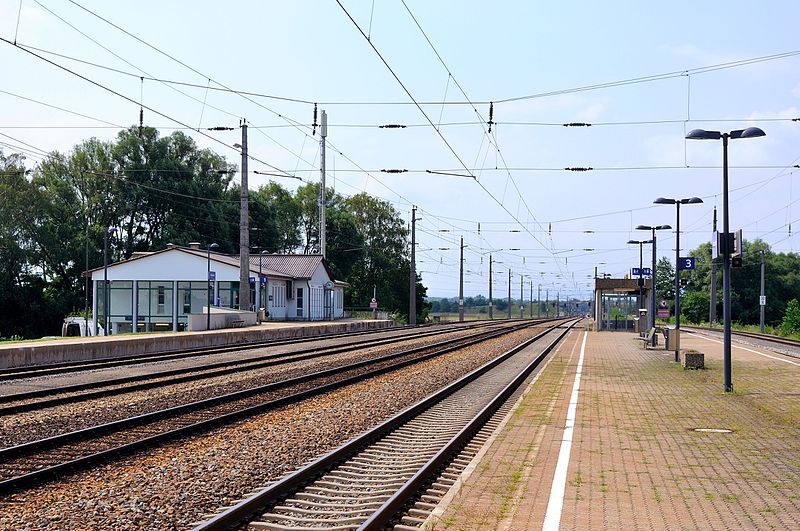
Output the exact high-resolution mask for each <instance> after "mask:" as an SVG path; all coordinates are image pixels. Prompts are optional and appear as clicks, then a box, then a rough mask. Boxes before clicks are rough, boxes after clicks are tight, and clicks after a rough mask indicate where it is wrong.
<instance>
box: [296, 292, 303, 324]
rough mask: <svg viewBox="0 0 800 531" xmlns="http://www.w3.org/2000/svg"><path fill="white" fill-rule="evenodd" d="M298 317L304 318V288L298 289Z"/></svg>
mask: <svg viewBox="0 0 800 531" xmlns="http://www.w3.org/2000/svg"><path fill="white" fill-rule="evenodd" d="M297 317H303V288H297Z"/></svg>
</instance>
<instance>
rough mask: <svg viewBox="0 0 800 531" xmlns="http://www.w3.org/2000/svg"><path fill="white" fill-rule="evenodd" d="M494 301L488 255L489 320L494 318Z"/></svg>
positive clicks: (490, 261) (490, 257)
mask: <svg viewBox="0 0 800 531" xmlns="http://www.w3.org/2000/svg"><path fill="white" fill-rule="evenodd" d="M493 306H494V301H492V255H489V320H490V321H491V320H492V319H494V316H493V312H492V310H493Z"/></svg>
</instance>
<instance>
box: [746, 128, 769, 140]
mask: <svg viewBox="0 0 800 531" xmlns="http://www.w3.org/2000/svg"><path fill="white" fill-rule="evenodd" d="M759 136H767V133H765V132H764V131H763V130H762V129H760V128H758V127H748V128H747V129H745V130H744V131H742V135H741V136H740V137H739V138H756V137H759Z"/></svg>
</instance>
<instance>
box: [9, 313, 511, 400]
mask: <svg viewBox="0 0 800 531" xmlns="http://www.w3.org/2000/svg"><path fill="white" fill-rule="evenodd" d="M487 326H491V325H488V324H486V323H478V324H471V325H462V326H461V327H455V328H451V327H446V328H435V329H432V328H427V329H422V330H414V329H410V330H409V329H403V330H402V332H401V333H392V334H388V337H385V336H386V335H387V334H382V335H381V337H377V338H375V337H370V338H367V339H359V340H355V341H347V342H345V343H342V344H336V345H327V346H319V345H316V346H312V347H309V348H302V349H297V350H292V351H290V352H280V353H267V354H261V355H250V356H248V357H246V358H242V359H239V358H237V359H229V360H225V361H217V362H209V361H201V362H199V363H197V364H194V365H192V366H189V367H183V368H177V369H167V370H156V371H152V372H148V373H147V374H136V375H129V376H121V377H116V378H107V379H93V380H92V381H89V382H83V383H77V384H71V385H64V386H54V387H47V388H44V389H37V390H33V391H26V392H18V393H9V394H3V395H0V416H2V415H9V414H14V413H21V412H25V411H32V410H39V409H42V408H45V407H54V406H59V405H63V404H69V403H75V402H81V401H85V400H90V399H97V398H103V397H108V396H114V395H119V394H123V393H130V392H134V391H143V390H147V389H153V388H157V387H164V386H168V385H176V384H180V383H185V382H192V381H200V380H204V379H211V378H216V377H220V376H224V375H227V374H234V373H241V372H246V371H253V370H257V369H263V368H267V367H272V366H277V365H284V364H287V363H294V362H298V361H303V360H309V359H315V358H323V357H325V356H332V355H334V354H340V353H344V352H350V351H353V350H354V349H356V348H359V349H368V348H372V347H379V346H385V345H392V344H395V343H400V342H403V341H408V340H409V339H420V338H428V337H435V336H440V335H444V334H449V333H453V332H457V331H459V330H472V329H482V328H485V327H487ZM493 326H499V325H497V324H495V325H493ZM384 332H386V331H384ZM392 332H395V331H394V330H392ZM358 335H361V334H358ZM337 337H341V336H337ZM322 339H329V337H327V336H326V337H323V338H322ZM318 340H319V338H318ZM299 342H301V343H302V342H305V341H299ZM291 344H293V342H291V341H278V342H269V343H264V344H259V345H258V346H253V345H248V346H246V347H240V348H238V349H234V348H228V347H226V348H224V349H215V350H213V351H207V350H203V351H200V353H198V351H196V350H193V351H189V352H185V353H171V354H168V355H165V356H161V357H156V356H152V357H151V356H147V357H143V358H141V357H139V358H127V359H124V360H109V361H107V362H104V363H87V364H83V365H69V366H68V367H63V368H54V367H50V368H45V369H43V370H41V371H39V370H37V369H36V368H31V370H29V371H25V372H23V371H20V372H15V373H13V374H12V376H13V378H14V379H16V378H18V377H19V375H21V374H30V375H31V376H40V375H51V376H52V375H55V374H60V373H61V372H63V370H64V369H66V372H67V373H72V372H75V371H76V370H77V368H78V367H81V368H82V370H93V369H99V368H106V367H118V366H120V365H132V364H134V363H139V364H141V363H152V362H156V361H168V360H174V359H180V358H186V357H194V356H203V357H206V356H208V355H209V354H211V353H222V352H240V351H244V350H253V349H255V348H264V347H275V346H283V345H291ZM178 357H179V358H178ZM137 360H138V361H137ZM3 377H4V376H3V375H2V374H0V382H2V379H3Z"/></svg>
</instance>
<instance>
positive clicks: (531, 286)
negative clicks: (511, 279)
mask: <svg viewBox="0 0 800 531" xmlns="http://www.w3.org/2000/svg"><path fill="white" fill-rule="evenodd" d="M531 319H533V280H531Z"/></svg>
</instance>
